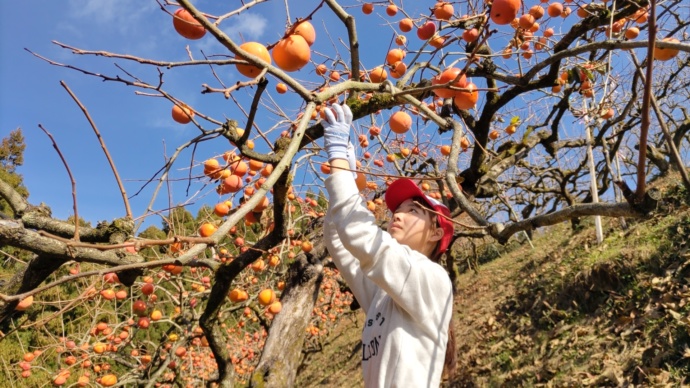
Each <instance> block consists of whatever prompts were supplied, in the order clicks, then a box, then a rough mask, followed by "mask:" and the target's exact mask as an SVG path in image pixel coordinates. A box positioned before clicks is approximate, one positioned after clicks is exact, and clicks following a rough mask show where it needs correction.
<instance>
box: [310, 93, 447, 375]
mask: <svg viewBox="0 0 690 388" xmlns="http://www.w3.org/2000/svg"><path fill="white" fill-rule="evenodd" d="M325 116H326V118H325V120H324V121H323V123H322V125H323V127H324V142H325V149H326V152H327V153H328V161H329V163H330V165H331V175H330V176H329V177H328V178H327V179H326V189H327V191H328V195H329V206H328V211H327V213H326V217H325V219H324V240H325V242H326V246H327V248H328V252H329V253H330V255H331V256H332V257H333V261H334V263H335V264H336V266H337V267H338V269H339V270H340V273H341V275H342V276H343V278H344V279H345V281H346V282H347V283H348V285H349V286H350V288H351V289H352V292H353V294H354V296H355V298H356V299H357V301H358V302H359V304H360V305H361V306H362V308H363V309H364V312H365V313H366V319H365V323H364V328H363V331H362V372H363V376H364V385H365V386H366V387H438V386H439V385H440V383H441V379H442V376H443V375H444V373H445V375H446V377H452V376H453V374H454V369H455V357H456V354H455V343H454V342H455V341H454V338H453V332H452V330H451V324H450V322H451V318H452V314H453V290H452V284H451V281H450V278H449V276H448V274H447V272H446V271H445V269H444V268H443V267H442V266H441V265H440V264H439V263H438V260H439V258H440V257H441V255H442V254H443V253H444V252H445V251H446V250H447V249H448V246H449V245H450V242H451V240H452V237H453V223H452V222H451V221H450V218H449V216H450V211H449V210H448V208H447V207H446V206H445V205H443V204H442V203H441V202H439V201H436V200H435V199H433V198H430V197H428V196H426V195H424V193H423V192H422V190H421V189H420V188H419V187H418V186H417V185H416V184H415V183H414V182H413V181H412V180H410V179H407V178H400V179H398V180H396V181H395V182H393V183H392V184H391V185H390V187H389V188H388V189H387V191H386V194H385V200H386V205H387V207H388V209H390V210H391V212H393V216H392V218H391V220H390V223H389V226H388V230H387V231H384V230H383V229H381V228H380V227H379V226H378V225H377V224H376V219H375V217H374V216H373V214H372V213H371V212H370V211H369V210H368V209H367V207H366V204H365V202H364V200H363V199H362V197H361V196H360V195H359V190H358V189H357V185H356V183H355V178H354V174H355V173H354V171H355V160H354V148H353V147H352V145H351V144H350V143H349V137H350V126H351V124H352V112H351V111H350V108H349V107H348V106H347V105H343V106H341V105H338V104H333V105H332V110H331V109H326V110H325Z"/></svg>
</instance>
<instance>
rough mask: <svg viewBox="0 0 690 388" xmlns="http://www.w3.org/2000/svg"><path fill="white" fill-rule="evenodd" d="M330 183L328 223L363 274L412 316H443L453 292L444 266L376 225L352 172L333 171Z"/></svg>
mask: <svg viewBox="0 0 690 388" xmlns="http://www.w3.org/2000/svg"><path fill="white" fill-rule="evenodd" d="M326 189H327V190H328V194H329V208H328V212H329V216H330V223H331V225H332V227H334V228H335V230H336V232H337V234H338V236H339V238H340V242H341V243H342V246H343V247H344V248H345V249H346V250H347V251H348V252H349V253H350V254H351V255H352V256H353V257H354V258H355V259H356V260H358V261H359V266H360V268H361V271H362V272H363V273H364V276H366V277H367V278H368V279H370V280H371V281H372V282H373V283H375V284H376V285H377V286H379V287H381V288H382V289H383V290H384V291H385V292H386V293H387V294H388V295H389V296H390V297H391V298H392V299H393V301H394V302H395V303H396V304H397V305H398V306H399V307H400V308H402V309H404V310H405V311H406V312H407V313H408V314H410V315H411V316H412V317H413V318H414V319H416V320H418V321H423V320H425V319H430V318H431V319H439V320H440V319H441V317H440V316H441V315H443V314H444V312H445V310H446V309H447V303H448V301H447V299H448V297H449V296H450V297H451V298H452V296H451V295H452V286H451V283H450V278H449V277H448V274H447V273H446V271H445V269H443V267H441V266H440V265H438V264H436V263H434V262H432V261H431V260H429V259H428V258H427V257H426V256H424V255H423V254H421V253H419V252H416V251H414V250H412V249H411V248H410V247H408V246H407V245H403V244H400V243H398V242H397V241H396V240H395V239H394V238H393V237H391V235H390V234H388V233H387V232H385V231H383V230H382V229H381V228H380V227H379V226H378V225H376V219H375V218H374V216H373V214H371V212H370V211H369V210H368V209H367V208H366V205H365V203H364V200H363V199H362V197H361V196H360V195H359V192H358V190H357V187H356V185H355V184H354V181H353V180H352V177H351V175H350V174H347V172H336V173H334V174H332V175H331V176H329V177H328V179H326ZM429 314H432V315H438V317H437V316H434V317H431V316H429Z"/></svg>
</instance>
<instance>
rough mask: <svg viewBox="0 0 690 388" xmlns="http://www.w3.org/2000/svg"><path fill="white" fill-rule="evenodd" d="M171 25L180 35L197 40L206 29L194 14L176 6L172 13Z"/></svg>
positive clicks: (204, 33)
mask: <svg viewBox="0 0 690 388" xmlns="http://www.w3.org/2000/svg"><path fill="white" fill-rule="evenodd" d="M173 27H174V28H175V31H177V33H178V34H180V35H181V36H182V37H184V38H187V39H191V40H197V39H201V38H202V37H203V36H204V35H206V29H205V28H204V26H202V25H201V23H199V22H198V21H197V20H196V19H194V16H192V14H190V13H189V11H187V10H186V9H184V8H178V9H177V11H175V13H174V14H173Z"/></svg>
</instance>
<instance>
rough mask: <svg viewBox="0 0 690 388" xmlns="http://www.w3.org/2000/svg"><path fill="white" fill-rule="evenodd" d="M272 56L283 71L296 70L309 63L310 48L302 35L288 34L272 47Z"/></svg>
mask: <svg viewBox="0 0 690 388" xmlns="http://www.w3.org/2000/svg"><path fill="white" fill-rule="evenodd" d="M272 57H273V60H274V61H275V62H276V65H277V66H278V67H279V68H281V69H283V70H284V71H288V72H292V71H297V70H300V69H301V68H303V67H304V66H305V65H306V64H307V63H309V59H310V58H311V49H310V48H309V44H308V43H307V41H306V40H305V39H304V37H302V36H301V35H290V36H288V37H287V38H284V39H281V40H280V41H279V42H278V44H276V45H275V47H273V51H272Z"/></svg>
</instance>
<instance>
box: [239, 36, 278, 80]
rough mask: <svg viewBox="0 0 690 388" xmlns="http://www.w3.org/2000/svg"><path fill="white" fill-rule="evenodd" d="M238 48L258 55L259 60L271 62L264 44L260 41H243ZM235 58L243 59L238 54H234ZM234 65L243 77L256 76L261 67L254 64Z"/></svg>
mask: <svg viewBox="0 0 690 388" xmlns="http://www.w3.org/2000/svg"><path fill="white" fill-rule="evenodd" d="M240 48H241V49H242V50H244V51H246V52H248V53H249V54H252V55H254V56H256V57H259V58H260V59H261V60H263V61H264V62H266V63H268V64H270V63H271V55H270V54H269V53H268V50H267V49H266V46H264V45H262V44H261V43H258V42H245V43H242V44H241V45H240ZM235 58H236V59H243V58H242V57H241V56H239V55H235ZM235 66H236V67H237V71H239V72H240V74H242V75H243V76H245V77H249V78H256V76H257V75H259V73H261V69H260V68H259V67H256V66H254V65H244V64H237V65H235Z"/></svg>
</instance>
